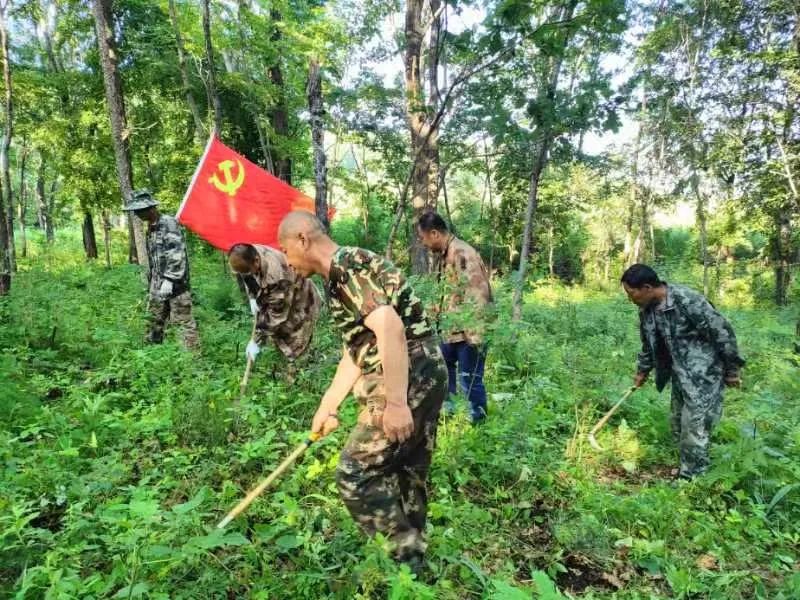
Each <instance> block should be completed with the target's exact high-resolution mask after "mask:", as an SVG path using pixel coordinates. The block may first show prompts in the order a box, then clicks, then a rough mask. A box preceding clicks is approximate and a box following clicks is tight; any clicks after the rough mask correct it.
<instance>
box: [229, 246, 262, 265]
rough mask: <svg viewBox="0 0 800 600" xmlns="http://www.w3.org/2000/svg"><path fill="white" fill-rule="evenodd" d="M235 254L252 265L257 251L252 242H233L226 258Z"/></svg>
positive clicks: (256, 256)
mask: <svg viewBox="0 0 800 600" xmlns="http://www.w3.org/2000/svg"><path fill="white" fill-rule="evenodd" d="M232 256H235V257H236V258H238V259H239V260H241V261H243V262H244V263H246V264H248V265H252V264H253V263H254V262H256V258H258V252H257V251H256V247H255V246H253V244H234V245H233V246H231V249H230V250H228V258H230V257H232Z"/></svg>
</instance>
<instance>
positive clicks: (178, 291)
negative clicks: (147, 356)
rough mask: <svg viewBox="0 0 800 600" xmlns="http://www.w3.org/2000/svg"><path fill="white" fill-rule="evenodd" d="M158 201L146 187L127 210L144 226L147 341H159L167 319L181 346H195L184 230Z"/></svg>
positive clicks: (195, 333) (161, 339) (196, 343)
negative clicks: (179, 331)
mask: <svg viewBox="0 0 800 600" xmlns="http://www.w3.org/2000/svg"><path fill="white" fill-rule="evenodd" d="M157 206H158V202H157V201H156V199H155V198H154V197H153V195H152V194H151V193H150V192H149V191H147V190H139V191H136V192H134V193H133V194H132V196H131V201H130V203H129V204H128V205H127V206H126V207H125V209H126V210H129V211H133V212H134V213H135V214H136V216H137V217H139V218H140V219H141V220H142V221H146V222H147V223H148V227H147V257H148V261H149V263H150V270H149V272H148V274H147V280H148V283H149V294H150V297H149V301H148V309H149V312H150V330H149V333H148V335H147V341H148V342H150V343H153V344H160V343H161V342H162V341H163V340H164V327H165V325H166V323H167V320H168V319H172V321H173V322H175V323H177V324H179V325H180V326H181V329H182V335H183V345H184V347H185V348H188V349H194V348H196V347H197V345H198V342H199V340H198V337H197V324H196V323H195V321H194V317H193V316H192V296H191V292H190V291H189V261H188V258H187V256H186V242H185V240H184V239H183V229H182V228H181V226H180V225H178V222H177V221H176V220H175V218H174V217H170V216H168V215H162V214H161V213H160V212H159V211H158V208H157Z"/></svg>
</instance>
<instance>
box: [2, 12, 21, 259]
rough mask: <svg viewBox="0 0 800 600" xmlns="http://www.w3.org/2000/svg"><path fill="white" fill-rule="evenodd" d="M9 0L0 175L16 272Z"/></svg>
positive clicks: (10, 253)
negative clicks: (0, 176) (10, 156)
mask: <svg viewBox="0 0 800 600" xmlns="http://www.w3.org/2000/svg"><path fill="white" fill-rule="evenodd" d="M9 8H10V7H9V0H2V1H0V53H1V54H2V56H1V57H0V58H2V61H3V83H4V85H5V90H4V92H5V93H4V108H5V113H6V114H5V123H4V125H5V127H4V132H3V144H2V146H0V172H1V173H0V174H1V175H2V180H3V194H4V196H5V198H4V200H5V207H6V214H5V219H6V231H7V232H8V233H7V248H8V252H7V257H8V262H9V268H10V270H11V272H14V271H16V270H17V251H16V244H15V243H14V188H13V187H12V185H11V171H10V168H9V164H8V163H9V159H8V155H9V152H10V151H11V138H12V136H13V134H14V102H13V98H12V95H11V94H12V88H11V59H10V56H9V53H8V21H7V19H8V10H9Z"/></svg>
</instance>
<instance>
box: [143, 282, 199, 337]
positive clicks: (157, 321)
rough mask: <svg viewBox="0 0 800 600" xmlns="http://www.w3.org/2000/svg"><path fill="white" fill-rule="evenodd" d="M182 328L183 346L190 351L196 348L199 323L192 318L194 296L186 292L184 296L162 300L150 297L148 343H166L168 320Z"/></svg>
mask: <svg viewBox="0 0 800 600" xmlns="http://www.w3.org/2000/svg"><path fill="white" fill-rule="evenodd" d="M170 319H171V320H172V322H173V323H177V324H178V325H180V326H181V334H182V336H183V345H184V347H186V348H188V349H193V348H196V347H197V345H198V343H199V339H198V336H197V323H195V321H194V317H193V316H192V296H191V293H190V292H188V291H186V292H184V293H182V294H179V295H177V296H174V297H173V298H169V299H168V300H161V299H159V298H157V297H155V296H150V330H149V332H148V334H147V341H148V342H149V343H151V344H160V343H161V342H163V341H164V327H165V326H166V324H167V321H168V320H170Z"/></svg>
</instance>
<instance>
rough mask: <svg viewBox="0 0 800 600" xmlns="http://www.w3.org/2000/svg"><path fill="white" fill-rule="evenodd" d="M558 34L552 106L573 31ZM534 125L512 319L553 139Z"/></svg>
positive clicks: (564, 16)
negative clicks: (536, 139)
mask: <svg viewBox="0 0 800 600" xmlns="http://www.w3.org/2000/svg"><path fill="white" fill-rule="evenodd" d="M577 4H578V0H571V1H570V2H569V4H567V5H566V6H564V8H563V9H562V11H561V14H560V15H558V16H557V17H556V18H557V19H558V20H559V21H560V22H567V21H569V20H571V19H572V15H573V14H574V12H575V7H576V6H577ZM561 35H562V36H563V39H562V40H561V52H559V53H556V54H555V55H554V56H553V57H552V59H551V60H552V62H551V64H550V73H549V78H548V81H547V87H546V88H545V90H544V94H543V95H544V99H546V101H547V105H548V106H550V107H551V108H552V107H553V106H554V103H555V97H556V89H557V87H558V78H559V75H560V74H561V65H562V64H563V60H564V51H565V50H566V48H567V46H568V44H569V40H570V36H571V35H572V33H571V30H570V29H566V30H564V31H562V33H561ZM537 129H541V131H540V133H539V144H538V151H537V153H536V155H535V157H534V161H533V168H532V170H531V179H530V187H529V188H528V206H527V208H526V210H525V228H524V229H523V232H522V243H521V244H520V245H521V250H520V256H519V271H518V273H517V281H516V286H515V288H514V297H513V300H512V309H511V319H512V321H519V320H520V319H521V318H522V292H523V290H524V289H525V278H526V275H527V272H528V256H529V254H530V250H531V241H532V238H533V220H534V218H535V216H536V209H537V207H538V204H539V181H540V179H541V176H542V172H543V171H544V168H545V166H546V165H547V155H548V154H549V152H550V146H551V144H552V143H553V130H552V127H551V126H550V125H549V124H545V125H541V124H540V125H537Z"/></svg>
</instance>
